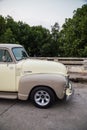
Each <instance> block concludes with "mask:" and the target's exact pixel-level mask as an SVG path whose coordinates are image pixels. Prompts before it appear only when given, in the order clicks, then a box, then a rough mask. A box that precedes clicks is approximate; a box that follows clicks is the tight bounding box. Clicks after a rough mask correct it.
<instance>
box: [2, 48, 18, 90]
mask: <svg viewBox="0 0 87 130" xmlns="http://www.w3.org/2000/svg"><path fill="white" fill-rule="evenodd" d="M0 91H9V92H12V91H13V92H15V91H16V87H15V63H14V62H13V60H12V57H11V55H10V53H9V51H8V50H6V49H0Z"/></svg>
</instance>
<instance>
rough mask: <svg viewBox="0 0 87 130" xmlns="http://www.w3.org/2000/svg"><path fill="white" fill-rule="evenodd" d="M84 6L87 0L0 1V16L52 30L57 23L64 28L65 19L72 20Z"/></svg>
mask: <svg viewBox="0 0 87 130" xmlns="http://www.w3.org/2000/svg"><path fill="white" fill-rule="evenodd" d="M83 4H87V0H0V15H3V16H7V15H10V16H12V17H13V18H14V20H16V21H19V20H20V21H23V22H25V23H27V24H29V25H30V26H33V25H34V26H36V25H42V26H43V27H46V28H48V29H50V27H51V25H54V23H55V22H58V23H59V25H60V26H62V24H63V23H64V22H65V18H71V17H72V16H73V11H74V10H76V9H77V8H81V6H82V5H83Z"/></svg>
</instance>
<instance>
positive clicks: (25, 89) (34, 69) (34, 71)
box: [0, 44, 72, 108]
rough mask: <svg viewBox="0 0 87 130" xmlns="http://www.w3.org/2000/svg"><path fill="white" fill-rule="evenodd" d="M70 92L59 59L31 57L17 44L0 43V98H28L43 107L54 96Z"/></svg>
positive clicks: (67, 79)
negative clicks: (49, 59)
mask: <svg viewBox="0 0 87 130" xmlns="http://www.w3.org/2000/svg"><path fill="white" fill-rule="evenodd" d="M71 95H72V86H71V84H70V82H69V77H68V75H67V69H66V67H65V66H64V65H63V64H61V63H59V62H52V61H42V60H32V59H29V56H28V54H27V53H26V51H25V49H24V48H23V46H21V45H17V44H0V98H6V99H20V100H27V99H31V100H32V102H33V103H34V105H35V106H37V107H40V108H47V107H49V106H51V105H52V104H53V103H54V102H55V99H56V98H59V99H64V98H67V97H69V96H71Z"/></svg>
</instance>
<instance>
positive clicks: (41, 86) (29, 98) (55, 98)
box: [29, 85, 57, 99]
mask: <svg viewBox="0 0 87 130" xmlns="http://www.w3.org/2000/svg"><path fill="white" fill-rule="evenodd" d="M39 87H45V88H48V89H50V90H51V91H52V92H53V94H54V96H55V99H57V95H56V93H55V91H54V90H53V89H52V88H51V87H49V86H43V85H39V86H35V87H33V88H32V89H31V91H30V93H29V99H30V98H31V93H32V91H33V90H34V89H35V88H39Z"/></svg>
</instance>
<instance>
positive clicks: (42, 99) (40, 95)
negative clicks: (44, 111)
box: [34, 90, 50, 106]
mask: <svg viewBox="0 0 87 130" xmlns="http://www.w3.org/2000/svg"><path fill="white" fill-rule="evenodd" d="M34 99H35V102H36V103H37V104H38V105H40V106H45V105H47V104H48V103H49V102H50V95H49V94H48V93H47V92H46V91H44V90H40V91H37V92H36V93H35V96H34Z"/></svg>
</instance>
